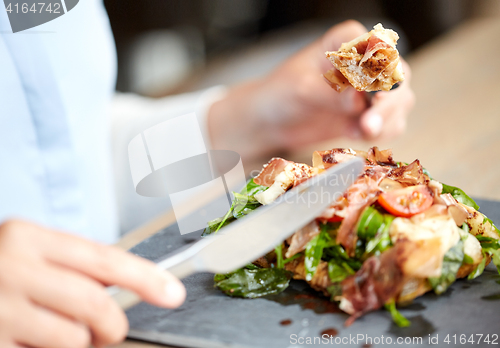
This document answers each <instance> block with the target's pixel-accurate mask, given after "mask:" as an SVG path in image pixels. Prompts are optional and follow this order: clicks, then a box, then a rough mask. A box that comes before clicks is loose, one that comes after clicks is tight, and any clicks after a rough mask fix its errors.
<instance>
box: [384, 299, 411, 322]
mask: <svg viewBox="0 0 500 348" xmlns="http://www.w3.org/2000/svg"><path fill="white" fill-rule="evenodd" d="M384 307H385V309H387V310H388V311H389V313H391V316H392V320H393V321H394V323H395V324H396V325H397V326H399V327H408V326H410V325H411V322H410V321H409V320H408V319H406V318H405V317H404V316H403V315H402V314H401V313H399V311H398V310H397V309H396V302H395V301H394V300H391V301H389V302H387V303H386V304H385V305H384Z"/></svg>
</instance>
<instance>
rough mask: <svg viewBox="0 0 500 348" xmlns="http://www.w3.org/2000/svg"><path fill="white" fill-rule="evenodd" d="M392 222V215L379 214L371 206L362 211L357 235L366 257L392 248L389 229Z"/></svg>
mask: <svg viewBox="0 0 500 348" xmlns="http://www.w3.org/2000/svg"><path fill="white" fill-rule="evenodd" d="M393 220H394V216H393V215H391V214H385V213H381V212H380V211H378V210H377V209H376V208H375V207H373V206H369V207H367V208H366V209H365V210H364V211H363V214H362V215H361V219H360V220H359V223H358V229H357V233H358V238H359V239H360V240H362V241H364V242H365V244H366V246H365V253H366V254H367V255H373V254H375V255H378V254H380V253H381V252H383V251H385V250H387V249H388V248H389V247H391V246H392V241H391V237H390V236H389V228H390V226H391V224H392V221H393Z"/></svg>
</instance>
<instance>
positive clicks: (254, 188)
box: [240, 178, 269, 196]
mask: <svg viewBox="0 0 500 348" xmlns="http://www.w3.org/2000/svg"><path fill="white" fill-rule="evenodd" d="M268 188H269V187H267V186H262V185H257V184H256V183H255V181H253V178H252V179H250V180H248V182H247V185H246V186H245V187H244V188H243V189H242V190H241V191H240V194H242V195H247V196H254V195H256V194H257V193H260V192H263V191H265V190H267V189H268Z"/></svg>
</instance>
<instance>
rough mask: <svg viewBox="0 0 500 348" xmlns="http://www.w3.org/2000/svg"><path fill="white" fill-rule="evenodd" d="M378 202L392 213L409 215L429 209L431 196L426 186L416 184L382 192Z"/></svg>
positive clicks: (403, 215)
mask: <svg viewBox="0 0 500 348" xmlns="http://www.w3.org/2000/svg"><path fill="white" fill-rule="evenodd" d="M378 202H379V203H380V205H381V206H382V207H384V208H385V210H387V211H388V212H389V213H391V214H392V215H396V216H402V217H410V216H413V215H415V214H419V213H422V212H423V211H425V210H427V209H429V207H430V206H431V205H432V202H433V198H432V195H431V193H430V190H429V188H428V187H427V186H425V185H416V186H409V187H405V188H402V189H399V190H394V191H389V192H385V193H382V194H381V195H380V196H379V197H378Z"/></svg>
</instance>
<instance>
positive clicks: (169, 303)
mask: <svg viewBox="0 0 500 348" xmlns="http://www.w3.org/2000/svg"><path fill="white" fill-rule="evenodd" d="M49 233H50V234H51V237H52V238H46V237H47V236H45V238H40V239H39V240H38V243H41V244H43V247H42V249H43V250H44V255H43V256H44V257H45V258H46V259H47V260H49V261H50V262H53V263H55V264H58V265H60V266H62V267H66V268H69V269H72V270H75V271H78V272H81V273H83V274H84V275H86V276H88V277H90V278H93V279H96V280H98V281H99V282H101V283H103V284H106V285H111V284H113V285H118V286H120V287H123V288H127V289H130V290H132V291H134V292H135V293H137V294H138V295H139V296H141V297H142V298H143V299H144V300H145V301H147V302H150V303H152V304H155V305H157V306H162V307H168V308H173V307H178V306H180V305H181V304H182V303H183V302H184V299H185V297H186V290H185V288H184V285H183V284H182V283H181V282H180V281H179V280H178V279H177V278H175V277H174V276H173V275H171V274H169V273H168V272H164V271H162V270H160V269H158V268H157V267H156V265H155V264H154V263H152V262H150V261H148V260H145V259H143V258H140V257H138V256H135V255H132V254H130V253H127V252H124V251H122V250H120V249H118V248H116V247H112V246H105V245H100V244H96V243H92V242H90V241H87V240H85V239H82V238H79V237H75V236H72V235H68V234H63V233H60V232H54V231H49ZM33 238H36V236H34V237H33Z"/></svg>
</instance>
